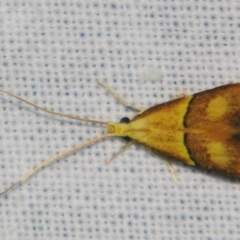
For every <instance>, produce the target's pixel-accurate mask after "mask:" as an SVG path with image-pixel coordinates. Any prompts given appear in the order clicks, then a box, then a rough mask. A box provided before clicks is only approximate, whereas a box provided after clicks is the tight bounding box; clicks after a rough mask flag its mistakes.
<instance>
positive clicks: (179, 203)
mask: <svg viewBox="0 0 240 240" xmlns="http://www.w3.org/2000/svg"><path fill="white" fill-rule="evenodd" d="M0 43H1V47H0V52H1V54H0V88H2V89H4V90H7V91H10V92H11V93H13V94H16V95H18V96H20V97H22V98H24V99H27V100H28V101H31V102H33V103H35V104H37V105H39V106H41V107H44V108H47V109H50V110H52V111H57V112H62V113H65V114H70V115H77V116H80V117H85V118H89V119H96V120H102V121H110V122H119V121H120V119H121V118H122V117H125V116H126V117H129V118H132V117H133V116H134V115H135V114H136V112H134V111H132V110H130V109H127V108H126V107H124V106H122V105H121V104H120V103H119V102H117V101H116V100H115V99H114V98H113V97H112V96H111V95H110V94H109V93H107V92H106V91H105V90H104V89H102V88H101V87H100V86H99V85H98V84H97V83H96V80H97V79H98V80H100V81H101V82H103V83H105V84H107V85H108V86H109V87H110V88H111V89H113V90H114V91H115V92H116V93H117V94H119V95H120V96H121V97H122V98H123V99H124V100H125V101H126V102H128V103H130V104H132V105H134V106H137V107H139V108H148V107H150V106H152V105H154V104H157V103H161V102H164V101H168V100H169V99H172V98H174V97H175V96H176V95H178V94H179V93H181V91H183V90H185V93H186V94H191V93H195V92H198V91H202V90H206V89H210V88H213V87H216V86H219V85H221V84H227V83H231V82H239V81H240V69H239V66H240V2H239V1H236V0H229V1H188V0H182V1H180V0H176V1H172V0H165V1H156V0H155V1H154V0H150V1H149V0H148V1H110V0H109V1H91V0H90V1H47V0H46V1H45V0H44V1H30V0H29V1H28V0H20V1H6V0H2V1H0ZM0 111H1V117H0V142H1V144H0V191H4V190H5V189H6V188H7V187H8V186H9V185H11V184H12V183H14V182H16V181H18V180H19V178H20V177H22V175H24V174H26V173H27V172H28V171H29V170H31V169H32V168H33V167H35V166H37V164H38V163H40V162H42V161H44V160H46V159H48V158H49V157H52V156H54V155H55V154H57V153H60V152H63V151H65V150H67V149H69V148H71V147H72V146H75V145H77V144H80V143H82V142H84V141H86V140H88V139H91V138H93V137H96V136H99V135H101V134H103V133H105V126H103V127H101V126H99V125H97V124H90V123H81V122H79V121H72V120H69V119H64V118H59V117H57V116H51V115H48V114H44V113H41V112H40V111H37V110H36V109H33V108H31V107H30V106H26V105H25V104H24V103H21V102H19V101H17V100H15V99H13V98H11V97H8V96H6V95H2V94H1V95H0ZM124 144H125V141H124V140H123V139H120V138H119V139H118V138H111V139H108V140H104V141H101V142H100V143H98V144H94V145H93V146H89V147H86V148H84V149H82V150H80V151H78V152H76V153H75V154H72V155H71V156H68V157H65V158H64V159H62V160H59V161H58V162H57V163H55V164H52V165H50V166H48V167H45V168H44V169H43V170H41V171H40V172H39V173H38V174H36V175H34V176H33V177H31V179H29V180H28V181H27V182H26V183H24V184H22V185H21V186H20V187H17V188H16V189H14V190H13V191H11V192H10V193H8V194H7V195H5V196H1V197H0V236H1V237H0V238H1V239H2V240H6V239H11V240H21V239H22V240H27V239H29V240H32V239H52V240H54V239H105V240H107V239H239V236H240V230H239V223H240V214H239V211H240V204H239V199H240V183H239V180H236V179H232V178H227V177H222V176H218V175H216V174H213V173H208V172H206V171H203V170H199V169H195V168H192V167H188V166H186V165H184V164H182V163H181V162H179V163H178V162H177V163H174V164H173V168H174V170H175V172H176V175H177V181H174V179H173V177H172V175H171V172H170V170H169V168H168V167H167V165H166V164H165V163H164V161H163V160H166V158H164V157H162V156H155V155H153V154H151V153H149V152H148V151H146V150H145V149H143V148H141V147H140V146H137V145H133V146H131V147H130V148H129V149H128V150H127V151H126V152H124V153H122V154H121V155H120V156H118V157H117V158H116V159H114V160H113V161H112V162H111V163H110V164H108V165H104V164H103V163H104V161H106V160H107V159H109V158H110V157H111V156H113V155H114V154H116V153H117V152H118V151H119V150H120V149H121V147H122V146H123V145H124Z"/></svg>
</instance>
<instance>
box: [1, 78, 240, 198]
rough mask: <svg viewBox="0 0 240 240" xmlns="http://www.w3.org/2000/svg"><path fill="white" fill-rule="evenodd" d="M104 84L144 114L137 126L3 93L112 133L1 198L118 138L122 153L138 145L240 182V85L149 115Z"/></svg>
mask: <svg viewBox="0 0 240 240" xmlns="http://www.w3.org/2000/svg"><path fill="white" fill-rule="evenodd" d="M98 83H99V84H100V85H101V86H102V87H104V88H105V89H106V90H107V91H108V92H110V93H111V94H112V95H113V96H114V97H115V98H116V99H118V100H119V101H120V102H121V103H123V104H124V105H125V106H127V107H129V108H131V109H133V110H136V111H138V114H137V115H136V116H135V117H134V118H133V119H131V120H129V119H128V118H123V119H121V121H120V123H111V122H103V121H97V120H90V119H85V118H80V117H75V116H69V115H67V114H63V113H58V112H53V111H49V110H46V109H44V108H42V107H39V106H36V105H35V104H33V103H31V102H29V101H27V100H24V99H22V98H20V97H18V96H16V95H13V94H11V93H9V92H6V91H4V90H1V89H0V92H2V93H4V94H7V95H9V96H11V97H13V98H16V99H18V100H20V101H22V102H24V103H25V104H28V105H30V106H32V107H34V108H35V109H37V110H40V111H43V112H45V113H49V114H54V115H57V116H60V117H66V118H70V119H74V120H79V121H83V122H91V123H95V124H102V125H105V126H106V129H107V133H106V134H104V135H101V136H99V137H96V138H93V139H90V140H88V141H86V142H83V143H81V144H79V145H77V146H75V147H72V148H71V149H69V150H67V151H65V152H62V153H60V154H58V155H55V156H53V157H52V158H50V159H47V160H46V161H44V162H42V163H40V164H39V165H38V166H37V167H35V168H34V169H32V170H31V171H30V172H29V173H27V174H26V175H24V176H23V177H22V178H21V179H20V180H19V181H18V182H16V183H14V184H12V185H11V186H10V187H9V188H7V189H6V190H5V191H4V192H2V193H0V195H3V194H6V193H7V192H9V191H10V190H11V189H13V188H14V187H16V186H18V185H20V184H21V183H23V182H25V181H26V180H28V179H29V178H30V177H31V176H32V175H34V174H35V173H37V172H38V171H39V170H41V169H42V168H43V167H45V166H47V165H49V164H51V163H53V162H55V161H56V160H58V159H61V158H64V157H66V156H67V155H69V154H71V153H73V152H75V151H77V150H79V149H82V148H84V147H86V146H88V145H91V144H93V143H96V142H98V141H100V140H102V139H104V138H109V137H115V136H116V137H125V138H127V139H128V142H127V144H126V145H125V146H124V147H123V148H122V149H121V150H120V151H119V153H121V152H123V151H124V150H126V149H127V148H128V147H129V146H130V145H131V144H132V143H138V144H140V145H142V146H144V147H146V148H148V149H150V150H151V151H153V152H154V153H157V154H160V155H166V156H169V157H172V158H175V159H177V160H179V161H182V162H184V163H186V164H189V165H192V166H199V167H201V168H205V169H208V170H213V171H216V172H220V173H223V174H226V175H229V176H234V177H240V83H235V84H227V85H223V86H220V87H216V88H213V89H210V90H207V91H203V92H199V93H196V94H193V95H189V96H183V97H181V98H177V99H174V100H171V101H168V102H165V103H161V104H159V105H156V106H153V107H150V108H148V109H146V110H141V109H138V108H135V107H132V106H129V105H128V104H127V103H125V102H124V101H123V100H122V99H121V98H120V97H119V96H118V95H117V94H115V93H113V91H111V90H110V89H109V88H108V87H107V86H105V85H104V84H102V83H100V82H98ZM119 153H118V154H119ZM118 154H116V155H118ZM116 155H115V156H114V157H116ZM111 159H112V158H111ZM111 159H110V160H111ZM110 160H109V161H110ZM109 161H108V162H109Z"/></svg>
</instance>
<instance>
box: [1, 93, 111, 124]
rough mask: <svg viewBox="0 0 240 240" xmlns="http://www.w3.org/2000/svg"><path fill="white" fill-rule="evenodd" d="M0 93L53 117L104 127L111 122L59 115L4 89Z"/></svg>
mask: <svg viewBox="0 0 240 240" xmlns="http://www.w3.org/2000/svg"><path fill="white" fill-rule="evenodd" d="M0 92H1V93H4V94H6V95H8V96H11V97H13V98H15V99H17V100H19V101H21V102H24V103H26V104H27V105H29V106H31V107H33V108H36V109H37V110H39V111H42V112H45V113H49V114H52V115H56V116H60V117H65V118H69V119H74V120H78V121H82V122H90V123H97V124H102V125H108V124H109V122H105V121H99V120H93V119H87V118H80V117H76V116H71V115H68V114H64V113H59V112H54V111H50V110H47V109H45V108H42V107H39V106H37V105H36V104H34V103H31V102H29V101H27V100H25V99H23V98H21V97H18V96H16V95H14V94H12V93H10V92H7V91H5V90H3V89H0Z"/></svg>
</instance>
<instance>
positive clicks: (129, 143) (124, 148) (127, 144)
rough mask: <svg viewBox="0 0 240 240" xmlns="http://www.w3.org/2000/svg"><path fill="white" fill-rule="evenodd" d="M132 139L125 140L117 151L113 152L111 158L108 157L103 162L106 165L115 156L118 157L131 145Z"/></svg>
mask: <svg viewBox="0 0 240 240" xmlns="http://www.w3.org/2000/svg"><path fill="white" fill-rule="evenodd" d="M132 143H133V141H129V142H127V143H126V144H125V145H124V146H123V147H122V148H121V149H120V150H119V151H118V152H117V153H115V154H114V155H113V156H112V157H111V158H109V159H108V160H106V161H105V162H104V163H103V164H104V165H107V164H109V163H110V162H111V161H112V160H113V159H115V158H116V157H118V156H119V155H120V154H122V153H123V152H125V151H126V150H127V149H128V148H129V147H130V146H131V145H132Z"/></svg>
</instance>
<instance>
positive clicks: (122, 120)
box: [120, 117, 130, 123]
mask: <svg viewBox="0 0 240 240" xmlns="http://www.w3.org/2000/svg"><path fill="white" fill-rule="evenodd" d="M129 122H130V119H129V118H128V117H124V118H122V119H121V120H120V123H129Z"/></svg>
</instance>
